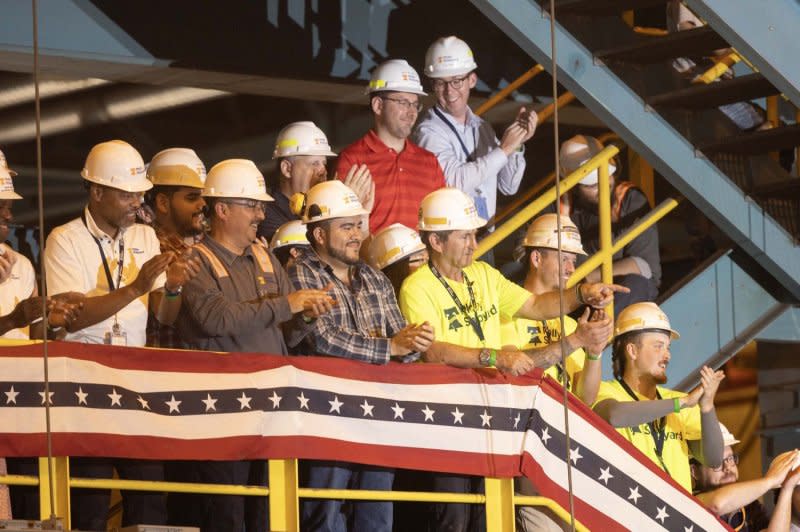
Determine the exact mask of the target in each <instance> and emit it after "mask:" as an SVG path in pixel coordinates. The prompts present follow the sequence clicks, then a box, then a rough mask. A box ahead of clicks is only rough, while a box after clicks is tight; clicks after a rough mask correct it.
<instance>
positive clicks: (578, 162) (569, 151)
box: [558, 135, 617, 186]
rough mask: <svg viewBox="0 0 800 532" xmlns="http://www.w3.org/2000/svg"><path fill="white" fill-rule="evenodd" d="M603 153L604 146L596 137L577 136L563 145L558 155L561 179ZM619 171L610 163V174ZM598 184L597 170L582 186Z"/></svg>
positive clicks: (584, 179) (590, 174) (582, 180)
mask: <svg viewBox="0 0 800 532" xmlns="http://www.w3.org/2000/svg"><path fill="white" fill-rule="evenodd" d="M601 151H603V145H602V144H601V143H600V141H599V140H597V139H596V138H594V137H589V136H588V135H575V136H574V137H572V138H571V139H569V140H565V141H564V142H562V143H561V150H560V152H559V155H558V160H559V164H560V167H561V177H566V176H568V175H569V174H571V173H572V172H574V171H575V170H577V169H578V168H580V167H581V166H583V165H584V164H586V163H587V162H588V161H589V159H591V158H592V157H594V156H595V155H597V154H598V153H600V152H601ZM616 170H617V167H616V166H614V165H613V164H612V163H610V162H609V163H608V174H609V175H611V174H613V173H614V172H615V171H616ZM596 183H597V169H595V170H593V171H592V172H590V173H589V174H587V175H586V177H584V178H583V179H581V181H580V184H581V185H588V186H591V185H594V184H596Z"/></svg>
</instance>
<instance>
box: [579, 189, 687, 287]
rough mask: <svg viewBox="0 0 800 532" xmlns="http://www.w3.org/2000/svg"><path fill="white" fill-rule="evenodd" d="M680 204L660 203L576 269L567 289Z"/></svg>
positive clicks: (676, 201) (671, 201) (672, 202)
mask: <svg viewBox="0 0 800 532" xmlns="http://www.w3.org/2000/svg"><path fill="white" fill-rule="evenodd" d="M679 203H680V202H679V201H678V200H676V199H673V198H669V199H665V200H664V201H662V202H661V203H659V204H658V206H657V207H656V208H655V209H653V210H652V211H650V212H649V213H647V215H646V216H644V217H642V218H641V219H640V220H639V221H638V222H636V224H635V225H633V226H631V227H630V228H629V229H628V230H627V231H625V232H624V233H622V234H621V235H620V236H619V238H617V239H616V240H615V241H614V243H613V244H612V245H611V246H610V248H609V249H607V250H603V249H601V250H600V251H598V252H597V253H595V254H594V255H592V256H591V257H589V258H588V259H586V261H585V262H584V263H583V264H581V265H580V266H578V267H577V268H575V271H574V272H573V273H572V275H571V276H570V278H569V279H568V280H567V286H566V288H572V287H574V286H575V284H576V283H578V282H579V281H580V280H581V279H583V278H584V277H586V276H587V275H589V274H590V273H591V272H593V271H594V270H595V268H597V267H598V266H600V264H602V263H603V262H604V261H605V259H606V258H607V256H608V257H613V256H614V255H615V254H616V253H617V252H618V251H619V250H621V249H622V248H624V247H625V246H627V245H628V244H630V243H631V242H632V241H633V240H634V239H635V238H636V237H638V236H639V235H641V234H642V233H643V232H645V231H646V230H647V229H649V228H650V226H652V225H653V224H655V223H657V222H658V221H659V220H661V219H662V218H663V217H664V216H666V215H667V214H669V213H670V212H671V211H672V210H673V209H674V208H675V207H677V206H678V204H679Z"/></svg>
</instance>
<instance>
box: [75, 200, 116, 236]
mask: <svg viewBox="0 0 800 532" xmlns="http://www.w3.org/2000/svg"><path fill="white" fill-rule="evenodd" d="M83 215H84V220H86V228H87V229H88V230H89V234H90V235H92V236H93V237H95V238H97V239H98V240H101V241H103V240H105V241H108V242H116V241H118V240H120V239H122V238H123V237H124V236H125V231H126V228H124V227H121V228H120V229H119V231H118V232H117V237H116V238H112V237H111V235H109V234H108V233H106V232H105V231H103V230H102V229H100V228H99V227H98V226H97V223H96V222H95V221H94V218H93V217H92V213H90V212H89V206H88V205H87V206H86V207H84V208H83Z"/></svg>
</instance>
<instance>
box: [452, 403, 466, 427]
mask: <svg viewBox="0 0 800 532" xmlns="http://www.w3.org/2000/svg"><path fill="white" fill-rule="evenodd" d="M450 415H452V416H453V425H455V424H456V423H458V424H459V425H463V424H464V423H463V422H462V421H461V418H463V417H464V412H461V411H460V410H459V409H458V407H456V410H455V412H450Z"/></svg>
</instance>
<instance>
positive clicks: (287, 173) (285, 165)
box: [281, 158, 292, 179]
mask: <svg viewBox="0 0 800 532" xmlns="http://www.w3.org/2000/svg"><path fill="white" fill-rule="evenodd" d="M281 175H282V176H283V177H285V178H287V179H288V178H290V177H292V162H291V161H290V160H289V159H285V158H284V159H281Z"/></svg>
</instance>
